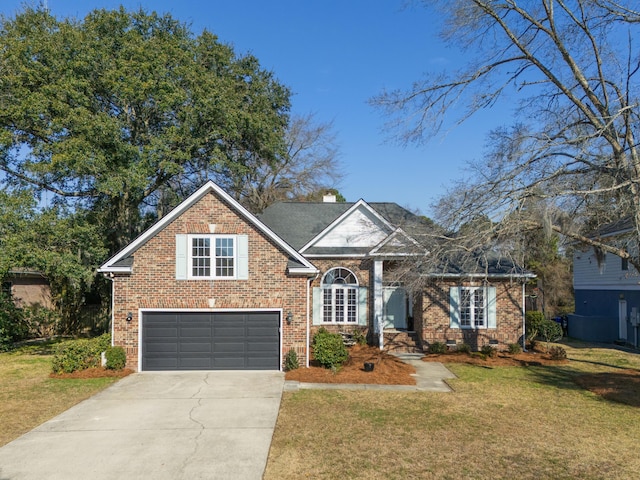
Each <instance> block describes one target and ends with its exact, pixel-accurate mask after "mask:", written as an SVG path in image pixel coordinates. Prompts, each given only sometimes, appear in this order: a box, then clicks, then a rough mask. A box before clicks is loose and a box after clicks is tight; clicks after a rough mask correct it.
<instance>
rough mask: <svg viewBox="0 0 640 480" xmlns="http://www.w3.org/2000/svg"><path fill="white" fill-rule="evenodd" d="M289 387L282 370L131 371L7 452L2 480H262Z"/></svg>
mask: <svg viewBox="0 0 640 480" xmlns="http://www.w3.org/2000/svg"><path fill="white" fill-rule="evenodd" d="M283 384H284V374H283V373H280V372H257V371H252V372H242V371H232V372H228V371H224V372H162V373H138V374H133V375H130V376H128V377H126V378H124V379H122V380H121V381H119V382H118V383H116V384H115V385H113V386H111V387H109V388H107V389H106V390H104V391H102V392H101V393H99V394H97V395H95V396H93V397H92V398H90V399H88V400H86V401H84V402H82V403H80V404H78V405H76V406H75V407H72V408H71V409H69V410H67V411H66V412H64V413H62V414H61V415H59V416H57V417H55V418H53V419H51V420H49V421H48V422H46V423H44V424H42V425H40V426H39V427H37V428H35V429H34V430H32V431H31V432H29V433H27V434H25V435H23V436H22V437H20V438H18V439H16V440H15V441H13V442H11V443H9V444H7V445H5V446H4V447H2V448H0V480H8V479H11V480H21V479H43V478H47V479H52V480H53V479H64V480H69V479H83V480H85V479H92V480H100V479H105V480H114V479H118V478H132V479H133V478H150V479H172V480H174V479H227V478H229V479H231V478H232V479H240V478H241V479H260V478H262V474H263V472H264V468H265V465H266V461H267V455H268V453H269V446H270V444H271V437H272V435H273V429H274V427H275V424H276V419H277V417H278V409H279V407H280V399H281V396H282V388H283ZM0 428H1V427H0Z"/></svg>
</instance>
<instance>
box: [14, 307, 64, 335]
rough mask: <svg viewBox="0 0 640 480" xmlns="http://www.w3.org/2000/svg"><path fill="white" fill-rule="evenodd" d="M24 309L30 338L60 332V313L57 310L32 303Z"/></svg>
mask: <svg viewBox="0 0 640 480" xmlns="http://www.w3.org/2000/svg"><path fill="white" fill-rule="evenodd" d="M23 311H24V320H25V324H26V325H27V326H28V328H29V337H30V338H42V337H52V336H53V335H55V334H56V333H58V329H59V325H60V314H59V313H58V312H56V311H55V310H51V309H50V308H46V307H43V306H41V305H31V306H29V307H25V308H24V309H23Z"/></svg>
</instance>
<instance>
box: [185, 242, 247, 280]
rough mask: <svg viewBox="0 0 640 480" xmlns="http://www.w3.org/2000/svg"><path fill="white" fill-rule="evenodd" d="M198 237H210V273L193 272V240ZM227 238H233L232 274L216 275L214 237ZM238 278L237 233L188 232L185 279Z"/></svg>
mask: <svg viewBox="0 0 640 480" xmlns="http://www.w3.org/2000/svg"><path fill="white" fill-rule="evenodd" d="M198 238H208V239H210V246H209V248H210V259H211V262H210V265H209V268H210V272H211V275H209V276H203V275H194V274H193V240H194V239H198ZM221 238H229V239H232V240H233V257H232V258H233V275H230V276H216V256H215V251H216V239H221ZM225 258H227V257H225ZM237 278H238V238H237V235H225V234H206V233H203V234H189V235H187V279H188V280H236V279H237Z"/></svg>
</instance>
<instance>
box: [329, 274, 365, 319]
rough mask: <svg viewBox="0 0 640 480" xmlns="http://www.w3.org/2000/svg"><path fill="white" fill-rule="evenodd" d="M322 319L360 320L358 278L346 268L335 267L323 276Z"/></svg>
mask: <svg viewBox="0 0 640 480" xmlns="http://www.w3.org/2000/svg"><path fill="white" fill-rule="evenodd" d="M322 321H323V322H325V323H357V322H358V279H357V278H356V276H355V275H354V274H353V272H351V271H350V270H347V269H346V268H333V269H331V270H329V271H328V272H327V273H325V274H324V277H322Z"/></svg>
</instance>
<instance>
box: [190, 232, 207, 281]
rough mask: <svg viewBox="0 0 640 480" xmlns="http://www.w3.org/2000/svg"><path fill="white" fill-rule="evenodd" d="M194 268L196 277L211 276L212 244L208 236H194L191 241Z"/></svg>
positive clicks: (192, 271)
mask: <svg viewBox="0 0 640 480" xmlns="http://www.w3.org/2000/svg"><path fill="white" fill-rule="evenodd" d="M191 257H192V270H191V274H192V275H193V276H194V277H209V276H211V258H210V257H211V244H210V240H209V239H208V238H194V239H192V241H191Z"/></svg>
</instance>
